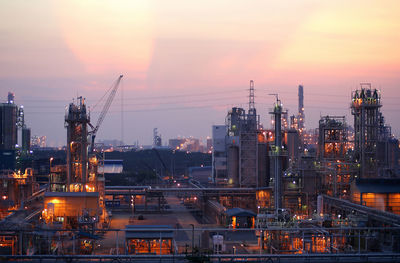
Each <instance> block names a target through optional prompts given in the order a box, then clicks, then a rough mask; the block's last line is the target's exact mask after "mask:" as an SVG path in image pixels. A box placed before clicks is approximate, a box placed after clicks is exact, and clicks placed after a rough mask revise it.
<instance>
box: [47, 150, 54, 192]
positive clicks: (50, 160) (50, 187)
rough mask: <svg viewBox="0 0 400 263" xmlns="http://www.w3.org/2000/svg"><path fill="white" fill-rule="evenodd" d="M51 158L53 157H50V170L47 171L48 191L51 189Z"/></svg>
mask: <svg viewBox="0 0 400 263" xmlns="http://www.w3.org/2000/svg"><path fill="white" fill-rule="evenodd" d="M53 160H54V158H53V157H50V169H49V170H50V171H49V182H48V183H49V191H50V190H51V184H50V182H51V162H53Z"/></svg>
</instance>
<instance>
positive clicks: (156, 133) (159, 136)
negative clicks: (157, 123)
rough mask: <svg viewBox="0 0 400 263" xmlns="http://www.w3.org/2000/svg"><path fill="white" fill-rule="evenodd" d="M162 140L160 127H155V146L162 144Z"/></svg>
mask: <svg viewBox="0 0 400 263" xmlns="http://www.w3.org/2000/svg"><path fill="white" fill-rule="evenodd" d="M161 145H162V141H161V135H158V129H157V128H154V129H153V147H157V146H161Z"/></svg>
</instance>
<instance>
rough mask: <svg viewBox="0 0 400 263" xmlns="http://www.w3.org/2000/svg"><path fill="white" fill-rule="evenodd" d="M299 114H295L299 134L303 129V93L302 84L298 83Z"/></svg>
mask: <svg viewBox="0 0 400 263" xmlns="http://www.w3.org/2000/svg"><path fill="white" fill-rule="evenodd" d="M298 96H299V115H298V116H297V123H298V127H299V131H300V134H302V132H303V131H304V127H305V125H304V95H303V85H299V93H298Z"/></svg>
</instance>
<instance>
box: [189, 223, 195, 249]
mask: <svg viewBox="0 0 400 263" xmlns="http://www.w3.org/2000/svg"><path fill="white" fill-rule="evenodd" d="M190 225H191V226H192V257H193V256H194V225H193V224H190Z"/></svg>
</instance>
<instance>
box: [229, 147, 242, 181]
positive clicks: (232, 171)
mask: <svg viewBox="0 0 400 263" xmlns="http://www.w3.org/2000/svg"><path fill="white" fill-rule="evenodd" d="M227 168H228V178H229V184H230V185H233V186H235V187H236V186H239V147H237V146H230V147H229V148H228V158H227Z"/></svg>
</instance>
